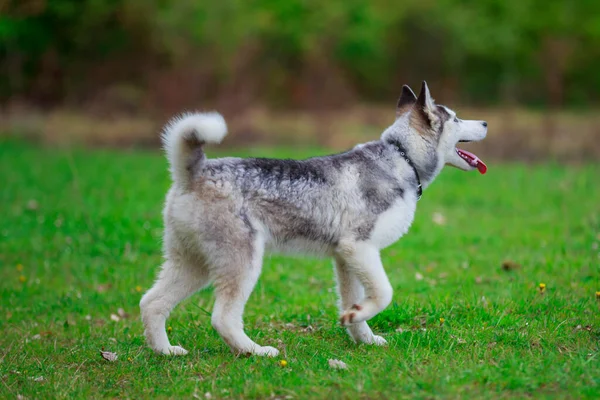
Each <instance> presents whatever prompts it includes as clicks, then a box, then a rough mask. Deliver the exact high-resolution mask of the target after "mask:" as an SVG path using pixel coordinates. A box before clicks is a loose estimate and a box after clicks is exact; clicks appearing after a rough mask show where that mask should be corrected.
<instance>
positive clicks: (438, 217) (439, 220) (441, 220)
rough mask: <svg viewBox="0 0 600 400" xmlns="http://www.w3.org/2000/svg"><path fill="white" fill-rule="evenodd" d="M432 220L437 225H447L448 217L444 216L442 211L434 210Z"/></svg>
mask: <svg viewBox="0 0 600 400" xmlns="http://www.w3.org/2000/svg"><path fill="white" fill-rule="evenodd" d="M431 220H432V221H433V223H434V224H437V225H445V224H446V217H444V214H442V213H441V212H434V213H433V215H432V216H431Z"/></svg>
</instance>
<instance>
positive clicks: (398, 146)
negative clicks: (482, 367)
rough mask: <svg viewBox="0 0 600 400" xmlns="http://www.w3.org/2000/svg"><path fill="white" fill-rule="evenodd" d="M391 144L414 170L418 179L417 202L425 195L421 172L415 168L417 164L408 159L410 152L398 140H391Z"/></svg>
mask: <svg viewBox="0 0 600 400" xmlns="http://www.w3.org/2000/svg"><path fill="white" fill-rule="evenodd" d="M389 143H390V144H391V145H393V146H395V147H396V149H397V150H398V151H399V152H400V155H401V156H402V158H404V161H406V162H407V164H408V165H410V167H411V168H412V169H413V171H414V173H415V177H416V178H417V200H420V199H421V195H422V194H423V187H422V186H421V178H419V172H418V171H417V167H415V164H414V163H413V162H412V160H411V159H410V158H408V152H407V151H406V149H405V148H404V146H402V144H401V143H400V142H398V141H397V140H393V141H392V140H390V141H389Z"/></svg>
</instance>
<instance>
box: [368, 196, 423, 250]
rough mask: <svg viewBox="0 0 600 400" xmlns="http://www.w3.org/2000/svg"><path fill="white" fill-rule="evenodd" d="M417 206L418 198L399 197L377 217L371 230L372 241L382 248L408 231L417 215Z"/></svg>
mask: <svg viewBox="0 0 600 400" xmlns="http://www.w3.org/2000/svg"><path fill="white" fill-rule="evenodd" d="M416 207H417V201H416V198H415V199H412V198H409V199H406V198H404V199H398V200H397V201H396V202H395V203H394V204H393V205H392V206H391V207H390V208H388V209H387V210H386V211H384V212H383V213H381V214H380V215H379V216H378V217H377V220H376V222H375V226H374V227H373V231H372V232H371V239H370V240H371V242H372V243H373V244H374V245H375V246H377V247H378V248H379V249H382V248H384V247H387V246H389V245H391V244H392V243H394V242H396V241H397V240H398V239H400V238H401V237H402V236H403V235H404V234H405V233H406V232H408V229H409V228H410V225H411V224H412V222H413V220H414V217H415V210H416Z"/></svg>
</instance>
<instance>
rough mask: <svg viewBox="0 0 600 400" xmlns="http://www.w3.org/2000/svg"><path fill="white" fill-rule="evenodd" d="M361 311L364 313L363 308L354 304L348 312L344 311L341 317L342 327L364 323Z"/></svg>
mask: <svg viewBox="0 0 600 400" xmlns="http://www.w3.org/2000/svg"><path fill="white" fill-rule="evenodd" d="M361 311H362V307H361V306H359V305H358V304H354V305H353V306H352V307H350V308H349V309H348V310H346V311H344V313H343V314H342V316H341V317H340V324H342V326H350V325H352V324H355V323H357V322H362V321H364V319H363V318H361V315H360V314H361Z"/></svg>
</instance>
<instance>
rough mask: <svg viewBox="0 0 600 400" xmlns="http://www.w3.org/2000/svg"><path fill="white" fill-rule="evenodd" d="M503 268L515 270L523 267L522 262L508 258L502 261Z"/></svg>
mask: <svg viewBox="0 0 600 400" xmlns="http://www.w3.org/2000/svg"><path fill="white" fill-rule="evenodd" d="M502 269H503V270H504V271H515V270H517V269H521V264H519V263H516V262H514V261H510V260H506V261H503V262H502Z"/></svg>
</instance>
